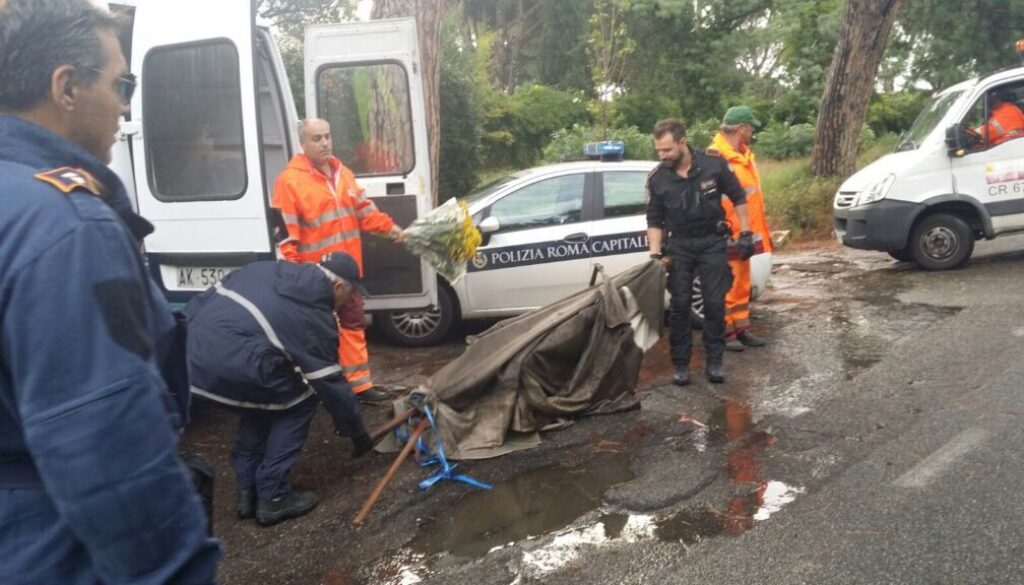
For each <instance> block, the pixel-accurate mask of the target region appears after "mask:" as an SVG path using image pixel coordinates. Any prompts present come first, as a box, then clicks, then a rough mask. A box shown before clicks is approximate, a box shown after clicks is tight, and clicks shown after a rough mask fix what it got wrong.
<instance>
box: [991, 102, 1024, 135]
mask: <svg viewBox="0 0 1024 585" xmlns="http://www.w3.org/2000/svg"><path fill="white" fill-rule="evenodd" d="M984 128H985V131H986V132H987V133H988V139H989V143H990V144H991V145H992V146H995V145H997V144H1002V143H1004V142H1006V141H1007V140H1013V139H1014V138H1024V112H1022V111H1021V109H1020V108H1018V107H1017V106H1016V105H1014V104H1011V103H1008V102H1003V103H1002V104H1000V105H999V107H998V108H996V109H995V111H993V112H992V116H991V117H990V118H989V119H988V124H986V125H985V126H984Z"/></svg>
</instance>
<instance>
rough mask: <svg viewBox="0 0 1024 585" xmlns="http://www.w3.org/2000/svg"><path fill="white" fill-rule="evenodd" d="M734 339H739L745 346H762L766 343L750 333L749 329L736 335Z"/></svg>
mask: <svg viewBox="0 0 1024 585" xmlns="http://www.w3.org/2000/svg"><path fill="white" fill-rule="evenodd" d="M736 339H739V340H740V343H742V344H743V345H746V346H747V347H762V346H763V345H764V344H765V343H767V342H766V341H765V340H763V339H761V338H760V337H758V336H756V335H754V334H753V333H751V332H750V330H749V329H748V330H745V331H743V333H740V334H739V335H737V336H736Z"/></svg>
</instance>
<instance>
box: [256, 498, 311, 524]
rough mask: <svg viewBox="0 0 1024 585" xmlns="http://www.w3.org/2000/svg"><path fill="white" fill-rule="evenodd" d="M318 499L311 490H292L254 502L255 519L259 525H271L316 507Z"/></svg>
mask: <svg viewBox="0 0 1024 585" xmlns="http://www.w3.org/2000/svg"><path fill="white" fill-rule="evenodd" d="M318 501H319V500H318V499H317V497H316V494H314V493H313V492H292V493H290V494H288V495H287V496H281V497H278V498H274V499H272V500H260V501H259V503H258V504H256V521H257V522H259V523H260V526H271V525H273V524H277V523H278V522H281V521H284V520H288V519H289V518H298V517H299V516H305V515H306V514H309V513H310V512H312V511H313V508H316V505H317V502H318Z"/></svg>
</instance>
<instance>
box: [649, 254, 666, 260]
mask: <svg viewBox="0 0 1024 585" xmlns="http://www.w3.org/2000/svg"><path fill="white" fill-rule="evenodd" d="M664 257H665V255H664V254H651V258H654V259H655V260H661V259H662V258H664Z"/></svg>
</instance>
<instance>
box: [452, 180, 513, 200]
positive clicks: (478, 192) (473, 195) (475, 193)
mask: <svg viewBox="0 0 1024 585" xmlns="http://www.w3.org/2000/svg"><path fill="white" fill-rule="evenodd" d="M518 178H519V175H518V174H515V175H506V176H504V177H501V178H500V179H495V180H493V181H491V182H490V183H484V184H483V185H480V186H479V187H477V188H476V189H473V190H472V191H470V192H469V195H466V196H465V197H463V198H462V199H463V200H464V201H465V202H466V203H473V202H476V201H479V200H481V199H483V198H484V197H487V196H488V195H490V194H491V193H495V192H497V191H498V190H499V189H501V188H502V187H504V186H505V185H508V184H509V183H511V182H512V181H514V180H516V179H518Z"/></svg>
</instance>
